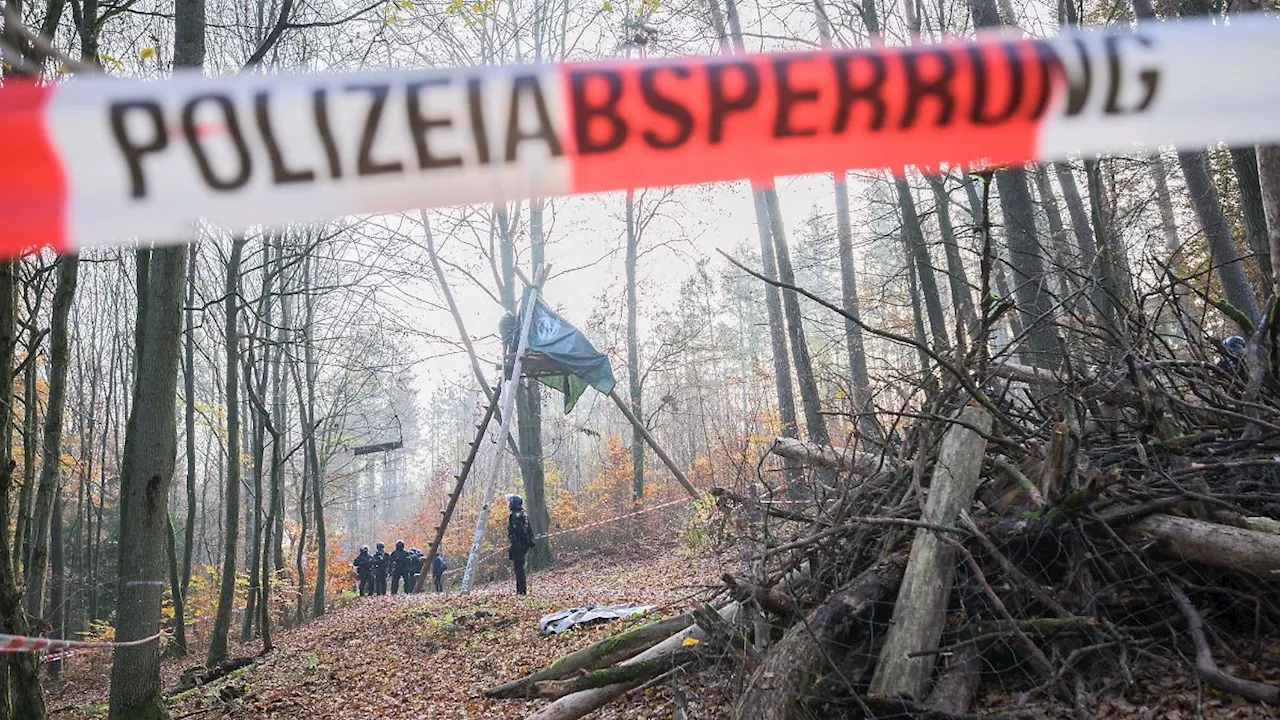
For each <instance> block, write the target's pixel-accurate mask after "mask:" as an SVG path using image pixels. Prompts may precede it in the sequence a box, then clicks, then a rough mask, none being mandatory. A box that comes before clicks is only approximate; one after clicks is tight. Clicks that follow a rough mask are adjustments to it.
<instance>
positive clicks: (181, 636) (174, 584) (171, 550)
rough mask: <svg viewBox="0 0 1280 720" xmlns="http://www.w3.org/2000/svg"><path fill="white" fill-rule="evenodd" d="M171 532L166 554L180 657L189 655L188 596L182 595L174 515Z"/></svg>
mask: <svg viewBox="0 0 1280 720" xmlns="http://www.w3.org/2000/svg"><path fill="white" fill-rule="evenodd" d="M168 517H169V522H168V525H169V532H168V537H167V538H166V540H167V542H166V543H165V554H166V555H167V556H168V559H169V596H170V598H171V599H172V600H173V646H174V648H175V649H176V650H177V653H178V654H179V655H186V654H187V620H186V602H185V600H186V596H184V595H183V594H182V575H181V573H180V572H179V568H178V534H177V533H176V532H174V529H173V515H172V514H170V515H169V516H168Z"/></svg>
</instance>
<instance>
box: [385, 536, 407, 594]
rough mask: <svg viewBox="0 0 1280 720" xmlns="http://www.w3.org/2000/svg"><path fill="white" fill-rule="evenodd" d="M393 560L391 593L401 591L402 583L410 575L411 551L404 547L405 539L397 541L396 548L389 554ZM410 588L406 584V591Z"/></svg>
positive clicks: (389, 558)
mask: <svg viewBox="0 0 1280 720" xmlns="http://www.w3.org/2000/svg"><path fill="white" fill-rule="evenodd" d="M387 559H388V560H390V561H391V594H392V595H395V594H396V593H398V592H400V584H401V583H403V582H404V581H405V580H407V579H408V577H409V551H408V550H405V549H404V541H403V540H397V541H396V549H395V550H393V551H391V554H390V555H388V556H387ZM409 590H410V588H409V587H408V586H405V591H406V592H408V591H409Z"/></svg>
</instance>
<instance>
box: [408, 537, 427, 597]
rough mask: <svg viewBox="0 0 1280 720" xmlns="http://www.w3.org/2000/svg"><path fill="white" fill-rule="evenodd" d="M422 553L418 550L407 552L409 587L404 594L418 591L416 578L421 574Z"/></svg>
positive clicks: (412, 549) (413, 549)
mask: <svg viewBox="0 0 1280 720" xmlns="http://www.w3.org/2000/svg"><path fill="white" fill-rule="evenodd" d="M422 563H423V559H422V551H421V550H419V549H418V548H411V549H410V550H409V585H408V586H407V587H406V588H405V592H417V591H418V576H419V575H421V574H422Z"/></svg>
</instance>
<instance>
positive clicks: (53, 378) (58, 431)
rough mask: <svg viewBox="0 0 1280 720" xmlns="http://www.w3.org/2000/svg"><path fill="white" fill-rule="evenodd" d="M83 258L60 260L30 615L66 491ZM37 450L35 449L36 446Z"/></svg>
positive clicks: (37, 612)
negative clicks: (58, 502)
mask: <svg viewBox="0 0 1280 720" xmlns="http://www.w3.org/2000/svg"><path fill="white" fill-rule="evenodd" d="M79 274H80V258H79V257H78V256H77V255H74V254H72V255H66V256H63V257H62V259H61V260H59V261H58V288H57V290H56V291H55V292H54V295H53V317H52V320H51V323H50V330H49V399H48V403H47V404H46V407H45V415H44V432H43V438H42V442H41V447H42V448H43V452H42V456H41V459H40V484H39V486H38V487H37V490H36V506H35V522H34V524H33V527H32V534H31V557H30V561H29V562H28V564H27V591H26V592H27V594H26V597H25V600H26V603H27V614H28V615H30V616H31V617H40V616H41V611H42V610H43V605H42V603H43V600H44V585H45V569H46V568H45V566H46V563H47V562H48V559H49V532H50V525H51V523H52V519H53V504H54V500H55V498H57V497H58V496H59V495H60V494H61V493H62V420H63V409H64V408H65V406H66V400H67V370H68V368H69V367H70V365H71V352H70V331H69V330H68V327H67V317H68V316H69V315H70V314H71V303H72V301H73V300H74V299H75V293H76V283H77V279H78V278H79ZM33 449H34V448H33Z"/></svg>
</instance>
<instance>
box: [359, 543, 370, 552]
mask: <svg viewBox="0 0 1280 720" xmlns="http://www.w3.org/2000/svg"><path fill="white" fill-rule="evenodd" d="M360 552H362V553H367V552H369V546H368V545H361V546H360Z"/></svg>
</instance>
